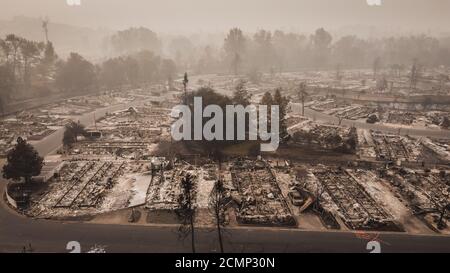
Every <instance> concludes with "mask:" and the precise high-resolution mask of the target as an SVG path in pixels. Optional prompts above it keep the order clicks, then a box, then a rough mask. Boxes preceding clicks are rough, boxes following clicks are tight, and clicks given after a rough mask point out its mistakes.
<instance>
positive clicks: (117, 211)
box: [0, 0, 450, 266]
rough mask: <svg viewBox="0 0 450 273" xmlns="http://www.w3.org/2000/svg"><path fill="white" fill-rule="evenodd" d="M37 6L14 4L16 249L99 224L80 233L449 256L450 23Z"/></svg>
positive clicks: (5, 202) (206, 248)
mask: <svg viewBox="0 0 450 273" xmlns="http://www.w3.org/2000/svg"><path fill="white" fill-rule="evenodd" d="M96 1H97V2H104V1H103V0H96ZM22 2H27V1H22ZM28 2H30V1H28ZM61 2H62V5H64V3H63V2H64V1H61ZM86 2H88V1H86ZM93 2H95V1H93ZM137 2H140V4H139V5H141V4H142V5H143V6H142V7H144V6H146V7H147V6H148V4H143V2H142V1H137ZM141 2H142V3H141ZM203 2H204V1H203ZM268 2H275V1H268ZM303 2H304V3H303ZM303 2H302V3H303V4H304V5H308V3H309V1H303ZM311 2H312V1H311ZM319 2H324V3H325V2H331V1H325V0H320V1H319ZM343 2H346V1H343ZM348 2H352V1H348ZM353 2H357V1H353ZM360 2H361V5H360V6H361V7H360V6H358V7H359V9H360V12H361V13H363V14H366V15H367V16H368V17H369V18H372V17H370V16H372V13H375V12H378V13H379V14H383V8H386V7H384V6H383V5H384V3H383V5H379V6H378V5H376V7H375V6H374V5H367V3H365V2H366V1H360ZM386 2H389V1H386ZM403 2H405V1H403ZM412 2H415V1H412ZM431 2H434V1H430V3H429V5H433V3H431ZM84 5H86V6H84ZM161 5H162V4H161ZM205 5H211V4H205ZM264 5H266V4H264ZM274 5H275V4H274ZM276 5H277V6H278V5H279V6H283V4H281V3H280V4H276ZM386 5H387V6H388V5H389V3H387V4H386ZM392 5H394V4H392ZM436 5H437V4H436ZM75 6H77V5H75ZM75 6H70V7H64V9H63V11H61V12H68V11H66V10H65V9H73V8H75ZM90 7H91V6H90V5H89V3H84V1H83V2H82V3H81V4H80V5H79V7H77V8H80V9H88V8H90ZM389 7H390V8H396V9H398V10H399V12H398V13H399V14H401V13H402V12H404V11H400V10H401V8H400V7H397V6H395V7H392V6H389ZM420 7H421V6H420V5H416V4H414V3H412V4H411V9H414V10H416V9H418V8H420ZM447 7H449V6H448V5H447ZM161 8H162V9H164V10H167V9H168V7H166V6H164V5H162V6H161ZM248 8H249V6H248V4H243V7H242V9H248ZM311 9H314V10H317V6H315V4H311ZM373 9H378V10H376V11H374V10H373ZM27 12H28V13H25V14H29V16H28V17H25V16H16V17H14V16H15V15H18V14H13V13H11V14H7V15H8V16H6V15H5V14H4V13H2V12H0V19H1V20H0V113H1V120H0V128H1V131H0V162H1V165H2V181H1V188H0V189H1V190H2V199H1V202H2V206H1V208H0V210H2V212H1V214H0V216H2V217H0V219H5V224H4V223H1V224H2V225H5V226H8V227H7V228H6V229H5V233H4V234H5V235H4V237H5V239H4V240H5V241H4V242H2V240H3V237H0V252H17V251H21V250H22V246H23V251H22V252H33V251H36V252H40V251H42V252H61V251H64V249H65V247H66V245H65V244H64V243H63V242H62V239H57V240H56V239H55V241H54V242H52V243H50V242H49V243H48V244H46V243H44V244H42V242H43V241H46V240H48V238H49V237H50V235H49V234H46V235H39V234H37V235H36V236H44V237H42V238H41V237H39V238H41V239H36V240H33V238H31V237H30V238H25V237H23V238H22V237H20V238H18V239H17V238H16V239H15V237H14V236H13V235H11V236H9V235H8V236H7V235H6V232H8V231H9V232H11V233H13V232H14V231H15V228H16V227H17V228H25V227H26V226H27V224H26V223H30V225H35V226H36V233H38V232H37V230H40V228H47V227H48V228H49V230H53V231H54V232H57V230H59V229H60V228H61V229H63V226H66V225H67V226H69V227H70V226H71V225H73V228H75V227H80V228H81V230H83V232H81V231H80V234H81V233H83V234H88V233H89V230H91V229H92V236H91V235H86V236H87V237H83V236H81V235H80V236H79V237H77V236H74V238H73V239H70V240H75V239H77V238H85V239H84V240H85V241H86V242H82V244H84V245H85V247H91V251H92V252H102V251H112V252H128V251H130V252H222V253H223V252H358V251H359V252H366V248H365V247H366V243H368V242H377V243H379V242H381V241H380V240H378V241H377V239H374V238H390V239H391V240H392V241H395V242H396V243H394V244H392V245H390V244H386V245H383V244H382V243H381V247H382V248H383V247H386V248H387V249H389V251H392V252H411V251H412V252H415V251H418V252H421V251H424V252H435V251H440V252H448V251H450V248H449V246H450V244H449V238H450V32H448V31H449V30H448V29H445V27H446V26H445V25H444V24H445V23H444V22H447V23H448V19H446V18H440V17H439V18H437V19H436V20H441V21H442V23H441V24H440V25H438V26H436V25H430V26H428V25H426V21H424V23H423V24H424V25H423V26H422V25H420V24H418V23H417V24H415V25H414V26H415V27H414V26H412V25H411V27H410V28H408V29H407V30H404V31H402V30H401V29H400V28H399V29H395V30H394V29H389V28H386V27H385V28H383V27H382V26H379V28H375V27H373V28H370V27H367V28H364V27H362V26H360V27H344V25H343V26H342V27H341V28H335V27H332V26H330V25H329V24H327V23H325V22H324V23H323V24H321V22H320V20H318V19H316V20H312V21H311V22H310V23H311V24H314V27H310V28H309V29H301V30H300V29H299V30H296V29H297V28H295V29H294V28H293V29H292V30H287V28H282V27H280V28H278V27H277V26H278V24H276V23H273V25H270V24H269V23H267V24H263V23H262V22H260V23H259V24H256V26H257V28H252V27H251V26H253V25H251V24H250V25H248V24H245V23H244V26H243V27H227V28H225V27H224V28H222V27H218V28H220V31H216V30H215V29H214V28H211V29H208V30H207V31H206V30H205V31H199V32H196V33H190V32H186V33H183V32H182V31H180V32H177V33H175V32H173V31H172V32H171V31H169V30H168V28H162V29H158V28H157V25H156V24H153V25H152V24H150V26H152V27H151V28H150V26H149V24H145V23H138V25H137V26H132V27H128V28H125V27H124V28H122V27H120V28H119V27H116V25H114V24H112V25H111V26H109V27H108V28H94V27H81V26H78V25H77V23H76V22H78V21H77V20H75V19H73V18H75V17H73V18H72V17H70V18H72V19H71V20H72V21H71V23H63V22H58V20H59V19H55V20H54V19H52V18H50V19H49V18H48V17H46V18H44V17H38V16H33V15H32V14H33V13H32V12H31V11H27ZM71 12H74V11H73V10H72V11H71ZM198 12H199V11H196V12H195V13H198ZM336 12H339V11H336ZM327 13H330V14H332V13H331V12H330V11H327ZM70 14H72V13H70ZM139 14H140V15H139ZM289 14H290V13H289ZM72 15H73V14H72ZM79 16H83V15H79ZM86 16H87V15H86ZM142 16H144V15H143V14H141V13H139V12H138V11H136V22H142V20H144V19H145V16H144V17H142ZM171 16H173V15H171ZM289 16H291V15H289ZM355 16H356V15H355ZM380 16H381V15H380ZM398 16H401V15H398ZM429 16H430V17H431V16H432V14H429ZM10 17H11V18H10ZM54 17H55V18H61V17H59V16H56V15H54ZM338 17H339V18H341V17H340V16H338ZM359 17H361V16H359ZM43 18H44V19H43ZM139 18H140V19H139ZM143 18H144V19H143ZM355 18H356V17H355ZM91 19H92V18H91ZM91 19H86V20H87V21H86V24H87V25H88V26H89V24H91V25H92V26H94V25H95V24H94V23H95V20H94V21H89V20H91ZM279 19H280V20H281V18H279ZM341 19H342V18H341ZM104 20H107V19H106V18H105V19H104ZM152 20H153V19H152ZM155 20H156V19H155ZM160 20H161V21H162V22H163V21H164V22H166V20H165V19H161V18H160ZM200 20H201V19H200ZM249 20H250V19H249ZM273 20H275V19H273V18H272V19H271V21H273ZM305 20H307V19H305ZM336 20H338V19H336ZM342 20H343V19H342ZM355 20H356V19H355ZM405 20H406V19H405ZM281 21H282V20H281ZM281 21H280V22H281ZM441 21H440V22H441ZM88 22H89V23H88ZM105 22H106V21H105ZM144 22H145V20H144ZM243 22H247V21H245V20H244V21H243ZM248 22H251V20H250V21H248ZM372 23H373V22H372ZM105 24H106V23H105ZM203 24H206V22H203ZM229 24H231V25H239V22H236V23H234V22H227V24H225V25H229ZM316 24H317V25H316ZM101 25H102V24H100V25H99V26H101ZM126 25H128V24H126ZM188 25H189V24H188ZM219 25H220V26H222V25H221V24H218V26H219ZM369 25H370V24H369ZM95 26H97V25H95ZM120 26H122V25H120ZM168 26H169V23H166V27H168ZM191 26H192V27H193V29H194V30H195V29H196V27H198V26H197V25H195V24H193V23H192V25H191ZM261 26H267V27H263V28H261ZM322 26H328V27H322ZM439 27H440V28H439ZM119 29H120V30H119ZM205 29H206V28H205ZM404 29H406V28H404ZM65 32H67V33H71V35H72V40H70V39H68V38H67V37H66V38H64V37H63V36H64V35H62V33H65ZM198 107H200V108H201V109H200V108H198ZM230 109H231V110H233V111H229V110H230ZM252 109H253V110H252ZM252 111H254V112H252ZM174 113H175V114H174ZM187 113H188V115H187ZM178 114H179V115H178ZM181 135H183V136H184V137H180V136H181ZM3 211H4V212H3ZM3 213H4V215H5V216H4V217H3ZM7 219H8V220H7ZM2 221H3V220H2ZM15 221H17V222H15ZM6 222H7V223H8V224H6ZM16 223H17V224H16ZM47 225H48V226H47ZM100 227H102V228H104V230H100ZM119 227H120V228H119ZM110 228H111V229H110ZM121 228H123V230H124V231H125V230H129V231H130V233H132V232H133V231H136V232H137V233H135V235H129V236H130V238H132V239H131V241H129V242H127V243H125V242H122V241H118V242H117V245H115V241H114V238H115V237H113V234H115V236H119V237H120V235H117V234H121V233H120V232H121ZM108 230H109V231H108ZM156 230H157V231H156ZM152 231H153V232H155V233H154V234H155V235H154V236H151V238H146V239H143V237H145V236H139V234H145V233H144V232H147V233H150V234H151V233H152ZM109 232H111V233H110V236H111V237H107V236H108V233H109ZM140 232H142V233H140ZM309 232H310V233H311V234H314V235H311V236H312V237H308V236H309V235H307V234H308V233H309ZM2 233H3V231H2ZM94 233H95V236H94V235H93V234H94ZM23 234H25V235H24V236H28V235H27V234H28V231H26V230H24V231H23ZM29 234H31V233H29ZM73 234H75V233H73ZM302 234H303V235H302ZM361 234H364V235H365V237H364V236H362V235H361ZM354 235H356V236H354ZM2 236H3V235H2ZM96 236H97V237H96ZM272 236H273V237H272ZM278 236H279V237H278ZM302 236H305V237H308V238H307V239H304V240H306V241H307V242H308V243H310V245H305V244H301V242H303V241H301V240H303V239H301V238H302ZM320 236H336V237H333V238H334V239H333V240H331V242H329V245H327V243H326V242H322V238H325V237H320ZM339 236H343V237H339ZM344 236H346V238H347V237H350V238H351V239H346V240H349V242H348V243H347V245H348V246H349V247H350V248H349V249H340V248H339V247H340V246H339V242H341V241H340V240H344V239H343V238H344ZM305 237H303V238H305ZM46 238H47V239H46ZM88 238H89V239H88ZM102 238H103V239H102ZM367 238H368V239H367ZM410 238H412V239H411V240H410ZM414 238H416V239H417V240H418V239H421V240H422V239H423V240H429V241H426V243H423V244H421V243H417V241H414ZM424 238H426V239H424ZM64 240H65V239H64ZM77 240H78V239H77ZM141 240H144V241H142V243H141ZM277 240H278V241H277ZM386 240H387V239H386ZM67 241H69V240H67ZM35 242H36V243H35ZM167 242H169V243H167ZM361 242H362V245H363V246H362V247H361ZM421 242H422V241H421ZM31 243H33V247H31V246H30V247H27V246H28V244H30V245H31ZM166 243H167V244H166ZM39 244H41V245H39ZM131 244H133V247H134V246H137V247H136V248H133V249H130V248H129V247H131ZM420 247H424V248H423V249H420ZM67 249H69V248H67ZM183 261H184V258H183ZM206 266H207V265H206Z"/></svg>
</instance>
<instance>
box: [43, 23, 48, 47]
mask: <svg viewBox="0 0 450 273" xmlns="http://www.w3.org/2000/svg"><path fill="white" fill-rule="evenodd" d="M48 22H49V20H48V17H45V18H44V19H42V28H43V29H44V34H45V43H47V44H48Z"/></svg>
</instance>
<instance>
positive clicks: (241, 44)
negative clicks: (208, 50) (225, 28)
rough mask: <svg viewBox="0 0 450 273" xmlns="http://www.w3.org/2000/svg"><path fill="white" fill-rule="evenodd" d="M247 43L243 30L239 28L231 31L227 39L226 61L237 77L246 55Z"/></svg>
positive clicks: (225, 43) (225, 46)
mask: <svg viewBox="0 0 450 273" xmlns="http://www.w3.org/2000/svg"><path fill="white" fill-rule="evenodd" d="M245 46H246V41H245V37H244V34H243V33H242V30H240V29H239V28H233V29H230V31H229V32H228V34H227V37H226V38H225V42H224V49H225V54H226V59H227V60H228V62H229V64H230V67H231V68H232V70H233V72H234V74H235V75H237V74H238V72H239V66H240V64H241V61H242V57H243V55H244V53H245Z"/></svg>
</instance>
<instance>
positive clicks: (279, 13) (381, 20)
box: [0, 0, 450, 34]
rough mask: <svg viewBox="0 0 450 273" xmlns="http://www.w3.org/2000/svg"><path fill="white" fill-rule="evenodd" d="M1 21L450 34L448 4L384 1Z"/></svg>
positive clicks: (61, 11) (225, 5) (57, 6)
mask: <svg viewBox="0 0 450 273" xmlns="http://www.w3.org/2000/svg"><path fill="white" fill-rule="evenodd" d="M0 3H1V9H0V19H3V20H7V19H11V18H12V17H14V16H19V15H23V16H27V17H43V16H49V17H50V19H51V21H53V22H58V23H65V24H70V25H77V26H87V27H91V28H100V27H102V28H103V27H105V28H108V29H125V28H128V27H131V26H144V27H148V28H151V29H153V30H155V31H158V32H181V31H183V32H186V31H191V32H198V31H226V30H227V29H229V28H231V27H235V26H239V27H240V28H242V29H245V30H248V31H254V30H256V29H259V28H265V29H269V30H273V29H276V28H282V29H286V30H295V31H305V32H310V31H312V30H314V29H316V28H317V27H325V28H328V29H330V30H332V31H340V30H342V31H345V29H346V28H349V27H353V28H355V27H357V26H358V27H361V26H375V27H377V28H379V29H381V30H382V31H394V30H395V31H402V32H420V31H421V32H431V31H432V32H436V33H439V34H442V33H443V32H447V31H448V25H450V16H449V13H450V1H449V0H426V1H425V0H384V1H383V5H382V6H381V7H370V6H368V4H367V3H366V1H365V0H338V1H336V0H314V1H313V0H282V1H280V0H227V1H222V0H190V1H186V0H164V1H163V0H131V1H126V0H82V5H81V6H79V7H73V6H72V7H71V6H68V5H67V3H66V1H65V0H39V1H36V0H1V1H0Z"/></svg>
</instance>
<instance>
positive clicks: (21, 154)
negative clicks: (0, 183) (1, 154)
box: [3, 137, 44, 183]
mask: <svg viewBox="0 0 450 273" xmlns="http://www.w3.org/2000/svg"><path fill="white" fill-rule="evenodd" d="M6 158H7V163H6V165H5V166H3V177H4V178H6V179H13V180H15V181H19V180H20V179H21V178H23V179H24V181H25V183H29V182H30V181H31V178H32V177H33V176H37V175H39V174H40V173H41V169H42V166H43V165H44V163H43V161H44V159H43V158H42V157H40V156H39V154H38V152H37V151H36V150H35V149H34V148H33V146H31V145H30V144H28V143H27V142H26V140H24V139H22V138H21V137H19V138H17V144H16V146H15V147H14V148H12V150H10V151H9V152H8V154H7V156H6Z"/></svg>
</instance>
